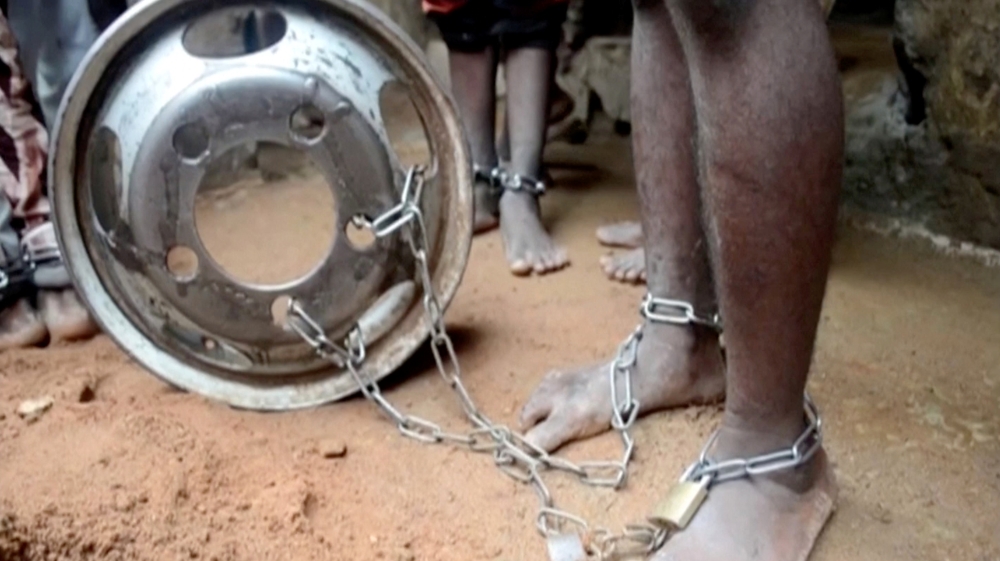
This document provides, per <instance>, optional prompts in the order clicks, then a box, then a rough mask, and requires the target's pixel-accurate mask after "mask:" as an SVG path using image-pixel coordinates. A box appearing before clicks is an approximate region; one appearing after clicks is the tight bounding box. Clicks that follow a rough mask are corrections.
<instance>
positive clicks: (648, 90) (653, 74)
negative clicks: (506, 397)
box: [522, 1, 724, 449]
mask: <svg viewBox="0 0 1000 561" xmlns="http://www.w3.org/2000/svg"><path fill="white" fill-rule="evenodd" d="M638 10H640V11H642V12H643V14H644V16H643V17H641V18H637V19H636V22H635V26H634V28H633V44H634V48H633V49H632V57H633V59H632V64H633V68H642V69H644V71H642V72H633V73H632V112H633V115H635V118H634V120H633V122H634V123H635V125H634V126H635V129H634V133H633V136H632V139H633V144H634V153H635V163H636V174H637V180H638V184H639V194H640V197H641V198H642V209H643V219H644V221H645V224H644V226H645V229H646V231H648V232H650V236H649V238H648V240H649V243H647V247H648V250H649V255H650V261H649V279H648V282H649V290H650V292H651V293H652V294H653V295H654V296H658V297H664V298H672V299H679V300H686V301H688V302H691V303H692V304H694V306H696V307H697V308H698V309H699V310H700V311H705V312H711V311H713V310H714V309H715V297H714V295H713V293H712V286H711V278H710V275H709V271H708V257H707V248H706V245H705V242H704V239H703V234H702V230H701V221H700V219H699V216H700V209H699V202H698V183H697V174H696V167H695V165H694V164H695V157H694V151H693V146H692V143H691V141H690V139H691V137H692V135H693V134H694V104H693V101H692V100H691V86H690V83H689V79H688V71H687V68H686V65H685V61H684V56H683V52H682V50H681V46H680V43H679V41H678V39H677V35H676V33H674V31H673V27H672V25H671V23H670V18H669V14H668V13H667V10H666V8H665V6H664V5H663V4H662V3H660V2H658V1H657V2H652V3H646V4H643V5H640V6H638ZM683 108H688V110H687V111H684V110H683ZM633 379H634V383H635V390H636V393H637V395H638V398H639V402H640V407H641V412H642V413H648V412H651V411H655V410H657V409H662V408H665V407H671V406H677V405H684V404H688V403H693V402H706V401H714V400H718V399H720V398H721V397H722V396H723V392H724V380H723V371H722V361H721V358H720V353H719V345H718V339H717V337H716V336H715V334H714V333H711V332H709V331H706V330H703V329H702V328H690V327H680V326H670V325H661V324H648V325H646V326H645V336H644V338H643V340H642V342H641V344H640V346H639V357H638V363H637V365H636V368H635V370H634V372H633ZM609 393H610V390H609V387H608V377H607V364H603V365H599V366H595V367H592V368H585V369H581V370H571V371H568V372H553V373H551V374H549V375H548V376H546V378H545V379H544V380H543V381H542V384H541V385H540V386H539V388H538V389H537V390H536V391H535V393H534V394H533V395H532V396H531V398H530V399H529V400H528V403H527V405H525V407H524V410H523V412H522V423H523V424H525V425H528V426H532V425H534V428H532V430H531V431H529V433H528V438H529V439H531V440H532V441H533V442H535V443H536V444H538V445H540V446H542V447H544V448H546V449H553V448H556V447H558V446H560V445H562V444H563V443H565V442H567V441H569V440H572V439H574V438H582V437H586V436H590V435H593V434H596V433H598V432H601V431H605V430H607V429H608V428H609V427H610V423H611V400H610V395H609ZM536 423H537V424H536Z"/></svg>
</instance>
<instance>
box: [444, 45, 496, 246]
mask: <svg viewBox="0 0 1000 561" xmlns="http://www.w3.org/2000/svg"><path fill="white" fill-rule="evenodd" d="M448 61H449V66H450V75H451V89H452V93H453V95H454V96H455V103H456V104H458V110H459V113H460V114H461V116H462V123H463V124H464V125H465V132H466V135H468V137H469V145H470V149H471V150H472V161H473V163H475V165H477V166H479V167H481V168H483V169H485V170H490V169H493V168H494V167H496V165H497V153H496V140H495V137H494V135H495V134H496V132H495V131H496V74H497V52H496V49H495V48H492V47H490V48H487V49H484V50H482V51H479V52H474V53H467V52H458V51H454V50H449V53H448ZM475 190H476V191H475V206H476V210H475V219H474V221H473V229H474V231H475V232H477V233H478V232H482V231H485V230H489V229H491V228H494V227H496V226H497V224H498V219H497V200H496V197H495V196H494V195H493V194H492V193H491V191H490V189H489V185H486V184H485V183H477V184H476V187H475Z"/></svg>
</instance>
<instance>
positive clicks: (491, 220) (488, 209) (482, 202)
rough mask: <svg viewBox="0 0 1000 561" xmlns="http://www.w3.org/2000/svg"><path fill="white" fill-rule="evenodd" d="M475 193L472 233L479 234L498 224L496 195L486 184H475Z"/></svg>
mask: <svg viewBox="0 0 1000 561" xmlns="http://www.w3.org/2000/svg"><path fill="white" fill-rule="evenodd" d="M473 192H474V194H475V214H474V215H473V218H472V233H474V234H480V233H482V232H486V231H488V230H492V229H493V228H496V227H497V225H498V224H500V219H499V218H497V197H496V195H494V194H493V193H492V192H491V191H490V188H489V187H488V186H486V185H480V184H476V186H475V187H474V188H473Z"/></svg>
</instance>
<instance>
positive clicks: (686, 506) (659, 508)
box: [649, 476, 712, 532]
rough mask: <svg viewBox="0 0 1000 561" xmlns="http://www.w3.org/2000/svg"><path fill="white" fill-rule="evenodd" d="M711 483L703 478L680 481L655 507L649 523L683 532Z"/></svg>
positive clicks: (710, 479) (708, 478) (703, 500)
mask: <svg viewBox="0 0 1000 561" xmlns="http://www.w3.org/2000/svg"><path fill="white" fill-rule="evenodd" d="M711 482H712V478H711V477H708V476H705V477H702V478H701V479H700V480H699V481H681V482H680V483H678V484H676V485H674V486H673V487H671V489H670V492H669V493H667V496H666V498H664V499H663V500H662V501H660V504H658V505H656V508H655V509H654V510H653V515H652V516H650V517H649V522H650V523H651V524H653V525H655V526H657V527H660V528H663V529H666V530H670V531H672V532H676V531H677V530H683V529H684V528H686V527H687V525H688V523H689V522H691V519H692V518H694V515H695V513H697V512H698V509H699V508H701V505H702V503H704V502H705V499H706V498H707V497H708V484H709V483H711Z"/></svg>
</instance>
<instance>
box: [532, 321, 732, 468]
mask: <svg viewBox="0 0 1000 561" xmlns="http://www.w3.org/2000/svg"><path fill="white" fill-rule="evenodd" d="M608 367H609V364H608V363H603V364H601V365H597V366H592V367H589V368H583V369H580V370H571V371H568V372H561V371H556V372H551V373H549V374H548V375H546V376H545V378H544V379H543V380H542V383H541V384H540V385H539V386H538V389H536V390H535V392H534V393H533V394H532V395H531V397H530V398H529V399H528V403H527V404H526V405H525V406H524V409H523V410H522V412H521V424H522V426H523V427H524V428H528V427H531V430H529V431H528V433H527V435H526V436H527V438H528V440H529V441H530V442H532V443H534V444H536V445H538V446H540V447H542V448H543V449H545V450H547V451H552V450H555V449H556V448H559V447H560V446H562V445H563V444H566V443H567V442H570V441H571V440H577V439H581V438H586V437H588V436H593V435H595V434H599V433H601V432H604V431H606V430H608V429H609V428H610V427H611V387H610V382H609V379H608ZM632 384H633V386H632V387H633V392H634V395H635V396H636V398H637V399H638V400H639V413H640V414H643V415H644V414H647V413H650V412H653V411H657V410H660V409H666V408H668V407H676V406H680V405H687V404H692V403H708V402H713V401H718V400H719V399H722V398H723V396H724V395H725V386H726V383H725V378H724V369H723V363H722V355H721V353H720V351H719V343H718V337H717V336H716V335H715V334H714V333H712V332H710V331H708V330H704V329H702V328H695V327H687V326H675V325H662V324H653V323H648V322H647V324H646V326H645V334H644V336H643V339H642V341H641V342H640V343H639V350H638V360H637V363H636V365H635V367H634V369H633V372H632Z"/></svg>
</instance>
